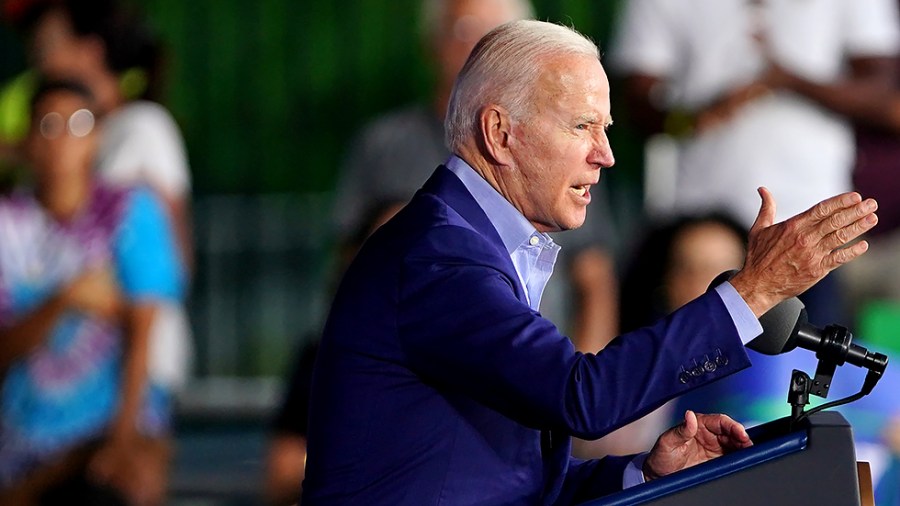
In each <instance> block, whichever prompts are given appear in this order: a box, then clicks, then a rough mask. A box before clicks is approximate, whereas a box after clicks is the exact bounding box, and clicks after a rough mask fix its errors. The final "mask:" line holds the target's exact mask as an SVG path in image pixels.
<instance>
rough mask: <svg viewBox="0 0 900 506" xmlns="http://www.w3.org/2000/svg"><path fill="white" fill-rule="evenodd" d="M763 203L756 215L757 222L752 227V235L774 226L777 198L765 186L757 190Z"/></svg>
mask: <svg viewBox="0 0 900 506" xmlns="http://www.w3.org/2000/svg"><path fill="white" fill-rule="evenodd" d="M757 192H759V198H760V199H762V203H761V204H760V206H759V214H757V215H756V221H754V222H753V226H751V227H750V235H754V234H755V233H756V232H757V231H759V230H762V229H764V228H767V227H770V226H772V224H773V223H775V198H774V197H772V192H770V191H769V189H768V188H766V187H765V186H760V187H759V189H758V190H757Z"/></svg>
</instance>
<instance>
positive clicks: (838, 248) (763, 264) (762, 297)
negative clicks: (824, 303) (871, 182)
mask: <svg viewBox="0 0 900 506" xmlns="http://www.w3.org/2000/svg"><path fill="white" fill-rule="evenodd" d="M759 195H760V197H761V198H762V205H761V207H760V210H759V215H758V216H757V217H756V221H755V222H754V223H753V227H751V228H750V238H749V244H748V246H747V259H746V261H745V262H744V267H743V268H742V269H741V271H740V272H738V273H737V274H735V276H734V277H733V278H732V279H731V284H732V286H734V288H735V289H736V290H737V292H738V293H739V294H740V295H741V297H743V298H744V300H745V301H746V302H747V305H748V306H750V309H751V310H752V311H753V313H754V314H755V315H756V316H757V317H760V316H762V315H763V314H764V313H765V312H766V311H768V310H769V309H771V308H772V307H774V306H775V305H776V304H778V303H779V302H781V301H783V300H785V299H787V298H790V297H794V296H796V295H799V294H801V293H803V292H804V291H806V290H807V289H809V288H810V287H811V286H813V285H814V284H816V283H817V282H818V281H819V280H821V279H822V278H824V277H825V275H826V274H828V273H829V272H831V271H832V270H834V269H835V268H837V267H838V266H840V265H842V264H845V263H847V262H849V261H851V260H853V259H854V258H856V257H858V256H860V255H862V254H863V253H865V252H866V250H867V249H868V248H869V245H868V243H867V242H866V241H859V242H857V243H855V244H853V245H850V246H847V245H848V244H850V243H851V242H852V241H854V240H855V239H857V238H858V237H859V236H860V235H862V234H863V233H865V232H866V231H868V230H869V229H871V228H872V227H874V226H875V224H876V223H878V217H877V216H876V215H875V210H876V209H878V204H877V203H876V202H875V200H873V199H866V200H863V199H862V197H860V195H859V194H858V193H856V192H849V193H843V194H841V195H838V196H835V197H832V198H830V199H827V200H823V201H822V202H819V203H818V204H816V205H815V206H813V207H812V208H810V209H809V210H807V211H806V212H803V213H801V214H798V215H797V216H794V217H793V218H790V219H788V220H785V221H783V222H781V223H778V224H773V222H774V221H775V200H774V198H773V197H772V194H771V193H770V192H769V190H767V189H766V188H760V189H759Z"/></svg>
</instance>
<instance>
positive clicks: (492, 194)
mask: <svg viewBox="0 0 900 506" xmlns="http://www.w3.org/2000/svg"><path fill="white" fill-rule="evenodd" d="M445 166H446V167H447V168H448V169H450V171H451V172H453V173H454V174H456V177H458V178H459V180H460V181H462V184H463V185H464V186H465V187H466V189H467V190H469V193H471V194H472V197H473V198H474V199H475V202H477V203H478V205H479V206H480V207H481V209H482V210H483V211H484V214H486V215H487V217H488V220H490V222H491V224H493V225H494V228H495V229H497V233H498V234H500V239H501V240H502V241H503V246H504V247H505V248H506V251H507V253H509V254H512V253H513V252H514V251H515V250H516V249H517V248H519V247H520V246H522V245H523V244H524V243H527V242H529V241H532V239H531V238H532V237H537V238H538V240H537V241H534V242H532V243H531V245H532V246H536V245H537V244H544V243H547V242H549V244H553V241H552V239H550V236H549V235H547V234H543V233H540V232H538V231H537V230H536V229H535V228H534V225H532V224H531V223H530V222H529V221H528V220H527V219H526V218H525V216H523V215H522V213H520V212H519V210H518V209H516V208H515V207H513V205H512V204H510V203H509V201H508V200H506V199H505V198H504V197H503V195H500V193H499V192H497V190H496V189H494V187H493V186H491V184H490V183H488V182H487V181H485V179H484V178H483V177H481V174H479V173H477V172H475V169H473V168H472V166H471V165H469V164H468V163H466V161H465V160H463V159H462V158H460V157H458V156H456V155H452V156H450V159H449V160H447V163H446V164H445Z"/></svg>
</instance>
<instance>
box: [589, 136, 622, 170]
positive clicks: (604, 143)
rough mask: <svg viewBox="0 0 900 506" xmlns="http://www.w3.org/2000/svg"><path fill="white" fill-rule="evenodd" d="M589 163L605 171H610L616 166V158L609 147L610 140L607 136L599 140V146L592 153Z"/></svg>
mask: <svg viewBox="0 0 900 506" xmlns="http://www.w3.org/2000/svg"><path fill="white" fill-rule="evenodd" d="M588 162H590V163H593V164H597V165H599V166H600V167H602V168H604V169H608V168H610V167H612V166H613V165H615V164H616V157H615V156H613V152H612V146H610V145H609V139H608V138H607V137H606V135H604V136H603V137H602V138H600V139H598V142H597V145H596V146H595V147H594V149H593V150H592V151H591V156H590V159H589V160H588Z"/></svg>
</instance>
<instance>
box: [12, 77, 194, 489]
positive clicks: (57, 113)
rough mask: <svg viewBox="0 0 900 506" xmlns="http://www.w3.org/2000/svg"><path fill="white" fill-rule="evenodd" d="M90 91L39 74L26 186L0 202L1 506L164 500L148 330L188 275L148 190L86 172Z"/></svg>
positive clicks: (162, 422)
mask: <svg viewBox="0 0 900 506" xmlns="http://www.w3.org/2000/svg"><path fill="white" fill-rule="evenodd" d="M95 104H96V102H95V99H94V96H93V94H92V92H91V91H90V90H89V89H88V88H87V87H86V86H85V85H83V84H81V83H78V82H76V81H48V82H46V83H45V84H43V85H42V86H40V87H39V88H38V89H37V91H36V94H35V96H34V100H33V106H32V110H31V113H32V117H33V118H34V121H32V126H31V130H30V133H29V135H28V138H27V140H26V144H25V152H26V155H27V157H26V158H27V160H28V162H29V164H30V167H31V168H32V172H33V180H34V184H33V187H23V188H20V189H18V190H17V191H15V192H14V193H13V194H12V195H11V196H9V197H8V198H5V199H3V200H2V201H0V342H2V343H3V345H2V346H0V350H2V352H0V371H2V389H0V392H2V394H0V503H2V504H4V505H30V504H38V503H40V504H93V503H92V502H91V501H108V502H102V503H103V504H134V505H157V504H162V502H163V498H164V494H165V484H166V473H167V467H168V461H169V454H170V450H169V443H168V434H169V425H170V410H171V401H172V399H171V395H170V392H168V390H167V389H166V388H165V386H164V385H162V384H160V382H158V381H155V380H154V379H153V378H149V377H148V362H149V358H148V354H149V349H150V341H151V339H152V336H151V334H150V327H151V324H152V322H153V320H154V317H155V314H156V312H157V311H158V309H159V306H160V304H161V303H162V302H164V301H178V300H179V299H180V298H181V296H182V292H183V286H184V275H183V269H182V267H181V264H180V261H179V258H178V249H177V245H176V241H175V239H174V236H173V235H172V231H171V227H170V225H169V222H168V219H167V215H166V213H165V211H164V208H163V207H162V205H161V204H160V202H159V200H158V198H157V197H156V195H155V193H153V192H152V191H149V190H147V189H135V190H131V189H124V188H118V187H113V186H110V185H108V184H106V183H104V182H102V181H101V180H100V179H99V178H97V177H96V174H95V172H94V169H93V161H94V156H95V154H96V152H97V147H98V144H99V142H100V133H99V131H98V129H97V128H96V125H95V118H96V116H97V114H98V113H97V109H96V108H95Z"/></svg>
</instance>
